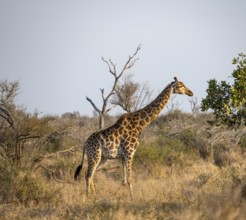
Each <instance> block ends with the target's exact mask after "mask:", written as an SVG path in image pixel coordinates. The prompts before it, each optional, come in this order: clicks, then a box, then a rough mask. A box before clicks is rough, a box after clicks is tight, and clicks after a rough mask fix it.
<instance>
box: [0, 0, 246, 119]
mask: <svg viewBox="0 0 246 220" xmlns="http://www.w3.org/2000/svg"><path fill="white" fill-rule="evenodd" d="M245 12H246V1H245V0H203V1H202V0H162V1H161V0H159V1H157V0H124V1H116V0H104V1H102V0H97V1H93V0H91V1H89V0H88V1H85V0H84V1H82V0H80V1H74V0H70V1H64V0H39V1H38V0H0V80H4V79H7V80H9V81H12V80H19V81H20V86H21V89H20V94H19V96H18V100H17V102H18V104H21V105H23V106H24V107H26V108H27V110H28V111H29V112H33V111H34V110H35V109H37V110H38V111H40V112H43V113H44V114H62V113H65V112H73V111H79V112H80V113H81V114H82V115H84V114H87V115H91V114H92V112H93V108H92V107H91V105H90V103H89V102H87V101H86V99H85V97H86V96H89V97H90V98H91V99H92V100H94V102H95V103H97V104H98V105H99V106H101V105H100V103H101V96H100V91H99V88H105V92H107V91H108V90H109V89H110V88H111V85H112V82H113V77H112V76H111V75H110V74H109V73H108V68H107V66H106V65H105V63H103V62H102V60H101V57H104V58H105V59H108V58H111V59H112V60H113V61H114V62H115V63H117V67H118V68H119V69H120V68H121V67H122V65H123V64H124V63H125V61H126V59H127V58H128V55H130V54H132V53H133V52H134V51H135V50H136V48H137V46H138V45H139V44H140V43H141V45H142V49H141V50H140V51H139V53H138V57H139V60H138V61H137V63H136V64H135V66H134V67H133V68H132V69H131V71H130V73H132V74H134V80H135V81H137V82H139V83H143V82H145V81H148V82H149V86H150V88H151V89H152V90H153V98H154V97H155V96H156V95H157V94H158V93H159V92H160V91H161V90H162V89H163V88H164V87H165V86H166V85H167V84H169V83H170V82H171V81H172V79H173V77H174V76H177V77H178V79H179V80H180V81H183V82H184V83H185V84H186V85H187V86H188V87H189V88H190V89H191V90H192V91H193V92H194V95H195V96H196V97H197V98H198V99H199V101H200V100H201V98H202V97H205V95H206V92H205V90H206V88H207V81H208V80H209V79H211V78H216V79H218V80H230V79H229V78H228V76H229V75H230V74H231V73H232V70H233V69H234V66H233V65H232V64H231V61H232V58H233V57H236V56H237V54H238V53H240V52H244V53H246V13H245ZM177 100H178V101H179V103H180V108H182V109H184V110H187V111H189V101H188V100H189V99H188V97H185V96H182V97H179V98H177ZM114 112H115V113H118V112H121V110H120V109H119V108H117V109H115V110H114Z"/></svg>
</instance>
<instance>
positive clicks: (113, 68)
mask: <svg viewBox="0 0 246 220" xmlns="http://www.w3.org/2000/svg"><path fill="white" fill-rule="evenodd" d="M140 49H141V44H140V45H139V46H138V47H137V49H136V51H135V52H134V53H133V55H131V56H129V57H128V60H127V61H126V63H125V65H124V66H123V68H122V70H121V71H120V73H119V74H118V73H117V69H116V64H115V63H114V62H113V61H112V60H111V59H109V60H105V59H104V58H103V57H102V61H103V62H104V63H106V64H107V66H108V71H109V73H111V74H112V75H113V76H114V82H113V86H112V88H111V90H110V91H109V93H108V94H107V95H105V93H104V89H100V91H101V97H102V100H103V104H102V109H101V110H100V109H99V108H98V107H97V106H96V105H95V103H94V102H93V101H92V100H91V99H90V98H88V97H86V100H87V101H88V102H90V103H91V105H92V107H93V108H94V109H95V110H96V112H98V114H99V129H101V128H103V127H104V117H105V115H106V114H107V113H108V112H109V111H110V110H111V109H112V108H107V105H108V102H109V99H110V97H111V96H112V95H114V93H115V90H116V86H117V84H118V81H119V79H120V77H121V76H122V75H123V73H124V72H125V71H126V70H128V69H130V68H132V67H133V66H134V64H135V63H136V61H137V60H138V58H135V57H136V55H137V53H138V51H139V50H140Z"/></svg>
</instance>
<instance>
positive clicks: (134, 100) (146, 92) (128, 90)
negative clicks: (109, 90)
mask: <svg viewBox="0 0 246 220" xmlns="http://www.w3.org/2000/svg"><path fill="white" fill-rule="evenodd" d="M150 96H151V91H150V89H149V86H148V83H147V82H146V83H144V84H143V85H140V84H139V83H136V82H134V81H133V80H132V75H127V76H125V77H124V79H123V83H121V84H120V83H119V84H118V85H117V86H116V89H115V93H114V94H113V97H112V100H111V104H113V105H118V106H120V107H121V108H122V109H123V110H125V111H127V112H133V111H136V110H138V109H140V108H142V107H143V105H145V104H146V102H147V101H149V100H150Z"/></svg>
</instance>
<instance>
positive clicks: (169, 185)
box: [0, 113, 246, 220]
mask: <svg viewBox="0 0 246 220" xmlns="http://www.w3.org/2000/svg"><path fill="white" fill-rule="evenodd" d="M179 114H180V115H167V116H162V117H160V118H159V119H158V121H157V122H156V123H153V124H152V125H151V127H150V128H149V129H147V130H146V131H145V132H144V134H143V137H142V143H141V144H140V146H139V149H138V151H137V154H136V158H135V161H134V163H133V168H134V170H133V193H134V198H133V200H131V197H130V195H129V190H128V188H127V186H126V187H123V186H121V182H122V176H123V170H122V167H121V163H120V162H119V161H108V162H107V163H106V164H105V165H104V167H103V168H102V169H101V170H99V171H98V172H97V173H96V175H95V186H96V194H95V195H90V196H89V197H88V198H87V197H86V193H85V178H84V177H85V171H86V163H85V167H84V168H83V170H82V172H81V173H82V174H81V177H80V180H79V181H78V182H74V181H73V172H74V169H75V168H76V165H77V164H78V163H79V162H80V159H81V158H80V157H81V155H80V150H79V149H80V146H79V145H81V143H80V142H79V143H78V146H76V149H78V150H77V151H71V152H70V151H69V152H65V153H64V154H62V153H60V154H54V155H53V154H52V155H51V156H50V157H47V159H44V160H43V163H42V164H41V167H39V168H36V169H35V171H33V170H32V171H30V169H29V168H30V167H31V163H32V162H33V160H34V159H35V158H36V157H37V155H38V153H37V152H35V154H33V155H32V154H29V155H25V158H23V160H25V161H26V164H25V166H24V168H22V169H17V168H13V167H12V165H10V164H9V163H5V164H4V166H1V174H0V181H1V184H0V192H1V195H0V201H1V202H0V219H3V220H4V219H6V220H10V219H11V220H12V219H37V220H38V219H40V220H41V219H49V220H57V219H59V220H63V219H64V220H65V219H68V220H69V219H71V220H76V219H130V220H131V219H170V220H171V219H180V220H181V219H182V220H183V219H184V220H188V219H189V220H190V219H194V220H200V219H206V220H207V219H211V220H238V219H239V220H241V219H242V220H243V219H245V216H246V161H245V151H243V150H242V147H241V145H240V143H241V142H236V141H235V140H237V139H238V138H240V136H239V134H241V133H242V134H244V133H245V130H244V128H241V130H240V131H229V130H226V129H223V130H218V129H217V128H209V127H208V126H207V124H206V118H205V117H204V116H203V117H200V116H197V117H200V118H194V116H192V115H186V114H182V113H179ZM168 117H169V118H168ZM209 117H210V116H209ZM201 118H203V121H202V120H201ZM58 124H59V123H58ZM187 128H188V129H189V130H187ZM66 129H68V128H67V127H66ZM90 129H91V128H90ZM185 129H186V131H185V132H184V130H185ZM69 130H70V131H72V132H71V133H72V136H73V138H74V136H76V137H77V136H79V135H81V136H80V137H83V138H82V140H81V142H83V140H84V139H85V138H86V135H85V133H86V134H87V133H89V132H86V130H88V127H86V126H85V127H84V128H81V127H80V128H79V127H77V125H72V126H70V127H69ZM91 130H93V129H91ZM187 131H188V132H187ZM83 132H84V133H83ZM81 133H83V134H81ZM83 135H84V136H83ZM184 135H185V136H184ZM201 139H202V140H201ZM63 141H64V143H66V144H64V146H63V147H62V149H66V148H69V147H71V146H70V145H72V144H71V143H73V144H74V142H70V141H69V140H68V137H67V138H64V140H63ZM222 141H223V142H222ZM67 144H68V145H69V144H70V145H69V146H68V145H67ZM202 144H204V145H206V146H207V147H208V146H209V147H208V148H207V149H209V152H208V155H209V156H208V157H206V159H204V158H202V157H201V155H200V154H199V148H198V145H199V146H202ZM222 144H225V145H226V146H227V148H226V152H227V154H228V155H227V157H226V159H223V157H222V159H221V160H230V162H226V163H221V164H220V165H219V166H218V164H217V163H216V157H218V155H219V154H220V151H218V152H217V149H216V147H218V146H220V147H221V148H223V146H221V145H222ZM65 145H67V146H65ZM46 147H47V146H46ZM228 148H229V150H227V149H228ZM222 150H223V149H222ZM155 152H156V154H155ZM43 153H44V152H43V151H42V154H43ZM52 153H54V152H52ZM217 154H218V155H217ZM223 154H224V152H223ZM49 155H50V154H49ZM170 155H171V156H170ZM216 155H217V156H216ZM220 156H221V155H220ZM42 167H43V168H42ZM44 168H45V169H44ZM51 171H52V172H51ZM10 193H11V195H10Z"/></svg>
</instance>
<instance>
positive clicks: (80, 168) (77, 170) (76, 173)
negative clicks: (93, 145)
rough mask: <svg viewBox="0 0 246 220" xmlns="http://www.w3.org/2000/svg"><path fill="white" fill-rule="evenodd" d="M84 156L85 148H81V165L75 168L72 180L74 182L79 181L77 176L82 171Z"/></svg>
mask: <svg viewBox="0 0 246 220" xmlns="http://www.w3.org/2000/svg"><path fill="white" fill-rule="evenodd" d="M84 156H85V147H84V148H83V153H82V161H81V164H80V165H79V166H78V167H77V168H76V170H75V173H74V179H75V180H78V179H79V178H78V176H79V173H80V171H81V170H82V167H83V163H84Z"/></svg>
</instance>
